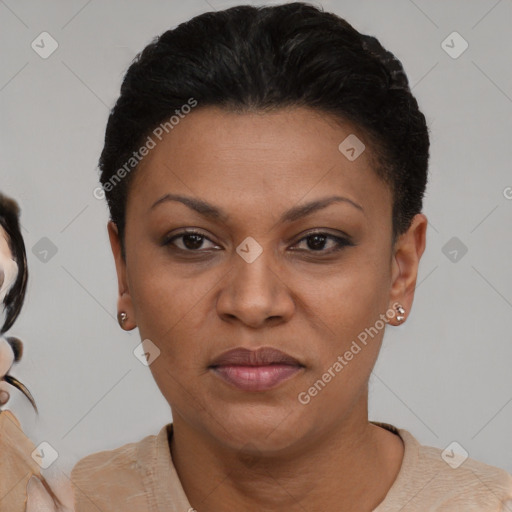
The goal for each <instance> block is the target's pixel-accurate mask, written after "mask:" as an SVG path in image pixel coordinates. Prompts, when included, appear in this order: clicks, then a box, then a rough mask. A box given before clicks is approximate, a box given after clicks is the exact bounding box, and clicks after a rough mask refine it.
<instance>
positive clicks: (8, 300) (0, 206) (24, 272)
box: [0, 193, 28, 334]
mask: <svg viewBox="0 0 512 512" xmlns="http://www.w3.org/2000/svg"><path fill="white" fill-rule="evenodd" d="M19 216H20V207H19V205H18V203H17V202H16V201H15V200H14V199H11V198H10V197H7V196H6V195H4V194H2V193H0V226H2V227H3V228H4V229H5V232H6V233H7V236H8V240H7V243H8V245H9V249H10V250H11V253H12V255H13V259H14V261H15V262H16V264H17V265H18V276H17V277H16V281H15V282H14V284H13V286H12V288H11V290H10V291H9V293H8V294H7V295H6V297H5V299H4V306H5V322H4V324H3V325H1V326H0V334H2V333H4V332H6V331H8V330H9V329H10V328H11V327H12V325H13V324H14V322H15V320H16V318H18V315H19V314H20V311H21V308H22V306H23V302H24V300H25V292H26V289H27V281H28V267H27V255H26V252H25V243H24V241H23V236H22V234H21V229H20V222H19Z"/></svg>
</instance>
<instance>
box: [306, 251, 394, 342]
mask: <svg viewBox="0 0 512 512" xmlns="http://www.w3.org/2000/svg"><path fill="white" fill-rule="evenodd" d="M301 287H302V292H303V294H304V297H307V298H306V299H305V300H306V301H307V303H308V304H309V305H310V306H311V308H312V310H311V314H312V315H313V316H316V317H318V319H319V320H321V321H322V323H324V324H325V327H326V328H328V329H329V330H330V331H331V333H332V334H333V336H336V338H337V340H339V341H338V344H343V343H344V342H348V343H350V340H351V339H353V338H354V337H357V335H358V334H359V332H361V331H362V330H364V329H365V328H367V327H369V326H371V325H374V323H375V321H376V320H377V319H378V318H379V316H380V315H381V314H384V313H385V312H386V310H387V308H388V301H389V290H390V269H389V268H388V265H387V263H386V261H385V258H382V257H381V258H377V257H372V258H364V257H362V256H361V255H360V254H358V255H357V256H356V255H355V254H354V257H353V258H351V261H346V262H345V263H344V264H343V265H340V266H339V267H338V268H337V269H336V271H334V272H332V273H329V275H328V276H325V278H323V279H321V280H320V279H319V278H318V276H310V277H309V278H308V279H304V280H303V281H302V284H301ZM343 340H344V341H343Z"/></svg>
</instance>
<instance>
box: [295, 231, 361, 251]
mask: <svg viewBox="0 0 512 512" xmlns="http://www.w3.org/2000/svg"><path fill="white" fill-rule="evenodd" d="M304 241H306V244H305V245H306V248H305V251H306V252H318V253H323V254H328V253H331V252H335V251H339V250H341V249H343V248H344V247H347V246H352V245H354V244H353V243H352V242H351V241H350V240H348V239H347V238H343V237H339V236H335V235H331V234H329V233H321V232H317V233H311V234H309V235H307V236H305V237H303V238H302V239H301V240H299V242H298V244H297V245H300V244H301V243H303V242H304ZM329 242H330V244H329ZM326 247H327V249H326ZM299 250H302V249H299Z"/></svg>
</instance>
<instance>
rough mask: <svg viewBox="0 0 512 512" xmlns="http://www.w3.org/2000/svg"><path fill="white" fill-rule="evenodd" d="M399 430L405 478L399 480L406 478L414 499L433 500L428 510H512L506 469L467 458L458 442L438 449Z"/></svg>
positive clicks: (510, 481)
mask: <svg viewBox="0 0 512 512" xmlns="http://www.w3.org/2000/svg"><path fill="white" fill-rule="evenodd" d="M398 431H399V435H400V437H401V438H402V440H403V441H404V445H405V450H406V453H405V455H404V461H403V463H402V465H403V472H404V475H405V477H406V478H405V479H402V481H401V483H402V484H404V485H406V482H405V480H409V486H412V488H414V489H415V490H416V492H417V494H416V495H415V496H414V498H413V500H419V501H418V503H420V502H422V501H423V502H425V501H426V502H428V503H432V504H433V505H432V507H433V508H429V509H428V510H435V511H445V510H446V511H448V510H465V511H473V510H474V511H477V510H478V511H479V512H482V511H489V512H491V511H492V512H502V511H503V512H504V511H505V510H508V509H507V508H506V507H507V506H509V507H510V509H511V510H512V476H511V475H510V474H509V473H507V472H506V471H505V470H503V469H500V468H497V467H494V466H490V465H488V464H485V463H483V462H480V461H478V460H474V459H472V458H470V457H468V454H467V452H465V451H464V450H463V449H461V448H459V447H460V445H458V446H457V445H454V444H452V445H449V446H448V447H447V448H446V449H444V450H441V449H440V448H435V447H433V446H425V445H422V444H420V443H419V442H418V441H417V440H416V438H414V437H413V436H412V434H410V433H409V432H408V431H406V430H403V429H399V430H398ZM400 473H402V470H401V471H400ZM404 475H402V476H404ZM399 476H400V474H399ZM434 504H435V505H434ZM422 510H423V509H422ZM426 510H427V509H426Z"/></svg>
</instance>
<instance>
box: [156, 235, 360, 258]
mask: <svg viewBox="0 0 512 512" xmlns="http://www.w3.org/2000/svg"><path fill="white" fill-rule="evenodd" d="M187 235H197V236H199V237H201V238H202V239H203V240H208V241H210V242H212V243H213V244H214V243H215V242H213V241H212V240H210V239H209V238H208V237H207V236H205V235H204V234H203V233H201V232H199V231H194V230H190V231H182V232H181V233H178V234H176V235H173V236H172V237H170V238H166V239H165V240H164V241H163V243H162V245H164V246H171V245H173V242H174V240H176V239H178V238H183V237H184V236H187ZM315 235H316V236H322V237H325V239H326V240H334V241H335V242H336V244H337V247H335V248H334V249H330V250H322V249H320V250H318V251H315V250H313V249H306V250H305V252H307V253H310V254H315V253H316V254H332V253H335V252H338V251H341V250H342V249H344V248H345V247H351V246H353V245H354V244H353V243H352V242H351V241H350V240H349V239H347V238H344V237H339V236H335V235H332V234H330V233H326V232H323V231H313V232H310V233H308V234H307V235H306V236H303V237H302V238H301V239H300V240H298V242H297V243H296V244H295V245H297V244H299V243H300V242H303V241H305V240H307V239H308V238H310V237H313V236H315ZM175 249H177V250H178V251H181V252H189V253H200V252H205V250H201V249H196V250H194V249H182V248H181V247H175ZM295 250H297V249H295ZM298 250H299V251H302V250H301V249H298Z"/></svg>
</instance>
